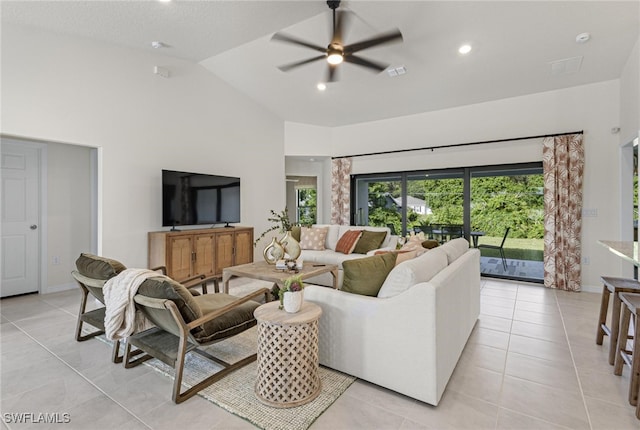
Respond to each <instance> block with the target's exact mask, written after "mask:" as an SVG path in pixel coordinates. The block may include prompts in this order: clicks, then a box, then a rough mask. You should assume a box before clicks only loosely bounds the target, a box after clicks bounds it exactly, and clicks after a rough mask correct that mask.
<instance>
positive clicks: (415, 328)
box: [304, 239, 480, 405]
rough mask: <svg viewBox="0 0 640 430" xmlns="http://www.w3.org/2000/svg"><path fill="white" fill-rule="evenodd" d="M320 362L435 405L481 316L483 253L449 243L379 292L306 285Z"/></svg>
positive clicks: (403, 269) (394, 274)
mask: <svg viewBox="0 0 640 430" xmlns="http://www.w3.org/2000/svg"><path fill="white" fill-rule="evenodd" d="M304 298H305V300H308V301H310V302H314V303H316V304H318V305H319V306H320V307H321V308H322V311H323V313H322V317H321V318H320V330H319V336H320V340H319V359H320V364H322V365H324V366H327V367H330V368H333V369H336V370H339V371H342V372H345V373H348V374H350V375H353V376H356V377H358V378H361V379H364V380H366V381H369V382H372V383H374V384H377V385H380V386H383V387H386V388H389V389H391V390H394V391H397V392H399V393H402V394H405V395H407V396H409V397H412V398H415V399H418V400H421V401H423V402H426V403H429V404H432V405H437V404H438V402H439V401H440V398H441V397H442V394H443V392H444V389H445V387H446V385H447V382H448V381H449V378H450V377H451V374H452V373H453V370H454V368H455V366H456V363H457V362H458V359H459V358H460V355H461V353H462V350H463V349H464V347H465V345H466V342H467V339H468V338H469V335H470V334H471V331H472V329H473V327H474V325H475V323H476V320H477V319H478V316H479V314H480V252H479V251H478V250H477V249H475V248H471V249H470V248H469V243H468V242H467V241H466V240H465V239H455V240H452V241H450V242H448V243H446V244H444V245H442V246H440V247H438V248H435V249H432V250H430V251H428V252H426V253H425V254H423V255H421V256H419V257H416V258H414V259H412V260H408V261H405V262H402V263H400V264H398V265H397V266H396V267H395V268H394V269H392V270H391V272H390V273H389V275H388V276H387V278H386V280H385V283H384V284H383V285H382V288H381V289H380V293H379V294H378V297H369V296H362V295H357V294H350V293H346V292H344V291H339V290H334V289H332V288H327V287H322V286H317V285H308V286H307V287H306V288H305V290H304Z"/></svg>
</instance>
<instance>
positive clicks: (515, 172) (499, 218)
mask: <svg viewBox="0 0 640 430" xmlns="http://www.w3.org/2000/svg"><path fill="white" fill-rule="evenodd" d="M542 187H543V178H542V167H523V168H518V167H512V168H504V169H495V168H488V169H481V168H478V169H474V170H472V171H471V201H470V204H471V211H470V213H471V230H472V231H473V232H474V233H473V235H474V236H475V237H473V240H475V241H476V243H477V246H479V248H480V251H481V253H482V256H481V265H480V266H481V271H482V274H483V275H492V276H496V277H506V278H509V279H523V280H530V281H535V282H539V281H541V280H543V278H544V269H543V265H542V255H543V250H544V241H543V235H544V224H543V221H544V199H543V194H542Z"/></svg>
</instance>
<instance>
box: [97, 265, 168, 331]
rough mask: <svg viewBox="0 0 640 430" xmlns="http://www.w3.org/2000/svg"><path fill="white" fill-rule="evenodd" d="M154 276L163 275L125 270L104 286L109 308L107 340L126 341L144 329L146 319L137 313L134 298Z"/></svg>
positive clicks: (145, 271) (106, 321) (105, 301)
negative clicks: (143, 284) (141, 286)
mask: <svg viewBox="0 0 640 430" xmlns="http://www.w3.org/2000/svg"><path fill="white" fill-rule="evenodd" d="M154 276H162V275H160V274H159V273H158V272H154V271H153V270H149V269H125V270H123V271H122V272H120V273H119V274H118V275H117V276H114V277H113V278H111V279H109V280H108V281H107V282H106V283H105V284H104V287H103V288H102V291H103V293H104V304H105V306H106V308H107V309H106V311H105V316H104V331H105V334H106V336H107V339H109V340H120V339H125V338H127V337H129V336H130V335H132V334H133V333H135V332H136V331H139V330H141V329H142V328H143V327H144V325H145V318H144V316H143V315H142V314H141V313H140V312H136V306H135V302H134V301H133V296H135V295H136V293H137V292H138V288H139V287H140V285H142V283H143V282H144V281H145V280H146V279H147V278H151V277H154ZM136 314H138V316H137V315H136Z"/></svg>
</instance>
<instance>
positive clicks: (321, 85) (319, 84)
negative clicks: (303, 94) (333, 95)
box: [316, 82, 327, 91]
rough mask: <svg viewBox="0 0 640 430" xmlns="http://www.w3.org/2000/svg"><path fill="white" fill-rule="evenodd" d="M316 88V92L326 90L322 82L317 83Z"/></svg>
mask: <svg viewBox="0 0 640 430" xmlns="http://www.w3.org/2000/svg"><path fill="white" fill-rule="evenodd" d="M316 88H318V91H324V90H326V89H327V84H325V83H324V82H319V83H318V85H316Z"/></svg>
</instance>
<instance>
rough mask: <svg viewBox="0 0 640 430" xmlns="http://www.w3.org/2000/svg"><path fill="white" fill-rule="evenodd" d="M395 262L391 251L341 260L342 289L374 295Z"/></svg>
mask: <svg viewBox="0 0 640 430" xmlns="http://www.w3.org/2000/svg"><path fill="white" fill-rule="evenodd" d="M395 264H396V254H395V253H392V252H389V253H386V254H382V255H374V256H371V257H364V258H358V259H355V260H349V261H345V262H343V263H342V267H343V268H344V279H343V281H342V291H345V292H347V293H353V294H361V295H364V296H373V297H375V296H376V295H378V291H379V290H380V287H381V286H382V284H383V283H384V280H385V279H386V278H387V275H388V274H389V272H390V271H391V270H392V269H393V267H394V266H395Z"/></svg>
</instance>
